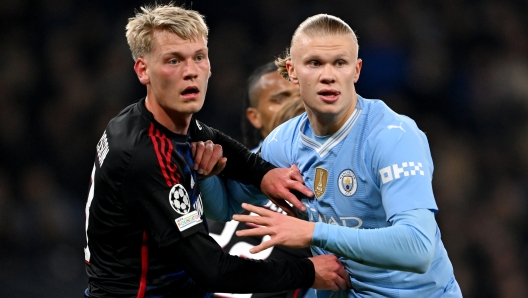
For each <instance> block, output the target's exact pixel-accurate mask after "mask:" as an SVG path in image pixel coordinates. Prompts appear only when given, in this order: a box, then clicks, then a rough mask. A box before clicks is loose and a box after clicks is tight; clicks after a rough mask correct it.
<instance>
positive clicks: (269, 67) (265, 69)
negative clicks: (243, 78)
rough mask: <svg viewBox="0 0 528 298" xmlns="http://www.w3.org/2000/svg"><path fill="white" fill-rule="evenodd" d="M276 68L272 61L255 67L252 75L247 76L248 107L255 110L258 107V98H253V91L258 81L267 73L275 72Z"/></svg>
mask: <svg viewBox="0 0 528 298" xmlns="http://www.w3.org/2000/svg"><path fill="white" fill-rule="evenodd" d="M277 71H278V68H277V66H276V65H275V63H274V62H273V61H271V62H268V63H266V64H264V65H261V66H259V67H257V68H256V69H255V70H254V71H253V73H251V75H250V76H249V78H248V80H247V82H248V90H247V92H248V100H249V106H250V107H253V108H256V107H257V106H258V98H257V97H256V96H254V94H253V90H255V87H256V86H257V84H258V82H259V81H260V79H261V78H262V77H263V76H265V75H267V74H268V73H272V72H277Z"/></svg>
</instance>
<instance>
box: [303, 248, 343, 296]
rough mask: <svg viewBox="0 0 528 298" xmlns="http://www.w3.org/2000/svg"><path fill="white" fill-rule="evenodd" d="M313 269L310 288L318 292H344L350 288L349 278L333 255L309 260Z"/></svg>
mask: <svg viewBox="0 0 528 298" xmlns="http://www.w3.org/2000/svg"><path fill="white" fill-rule="evenodd" d="M310 261H312V263H313V264H314V267H315V281H314V283H313V285H312V288H314V289H318V290H332V291H337V290H346V289H349V288H352V282H351V281H350V276H349V274H348V272H347V271H346V270H345V267H344V266H343V264H341V262H340V261H339V260H338V259H337V257H336V256H334V255H320V256H316V257H313V258H310Z"/></svg>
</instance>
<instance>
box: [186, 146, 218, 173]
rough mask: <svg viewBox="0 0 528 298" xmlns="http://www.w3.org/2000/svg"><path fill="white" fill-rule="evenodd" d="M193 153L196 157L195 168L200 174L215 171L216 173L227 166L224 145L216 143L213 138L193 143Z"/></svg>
mask: <svg viewBox="0 0 528 298" xmlns="http://www.w3.org/2000/svg"><path fill="white" fill-rule="evenodd" d="M191 153H192V155H193V158H194V170H195V171H197V172H198V174H199V175H210V174H211V172H213V171H214V175H216V174H218V173H220V172H221V171H222V170H223V169H224V168H225V165H226V162H227V159H226V158H225V157H222V155H223V151H222V146H221V145H217V144H214V143H213V142H212V141H211V140H208V141H206V142H202V141H200V142H194V143H192V144H191ZM211 175H213V174H211Z"/></svg>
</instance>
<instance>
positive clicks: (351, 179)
mask: <svg viewBox="0 0 528 298" xmlns="http://www.w3.org/2000/svg"><path fill="white" fill-rule="evenodd" d="M337 184H338V185H339V190H340V191H341V193H342V194H344V195H345V196H347V197H350V196H351V195H353V194H355V193H356V190H357V178H356V174H354V172H352V170H344V171H343V172H341V174H339V182H338V183H337Z"/></svg>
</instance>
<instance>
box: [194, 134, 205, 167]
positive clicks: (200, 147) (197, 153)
mask: <svg viewBox="0 0 528 298" xmlns="http://www.w3.org/2000/svg"><path fill="white" fill-rule="evenodd" d="M193 144H194V146H195V148H196V149H195V150H194V155H193V157H194V170H195V171H198V169H199V167H200V163H201V162H202V157H203V152H204V150H205V144H204V142H202V141H200V142H194V143H193ZM191 152H192V147H191ZM198 173H199V174H201V173H200V171H198Z"/></svg>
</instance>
